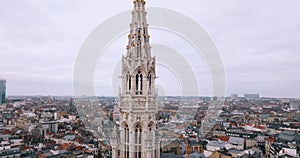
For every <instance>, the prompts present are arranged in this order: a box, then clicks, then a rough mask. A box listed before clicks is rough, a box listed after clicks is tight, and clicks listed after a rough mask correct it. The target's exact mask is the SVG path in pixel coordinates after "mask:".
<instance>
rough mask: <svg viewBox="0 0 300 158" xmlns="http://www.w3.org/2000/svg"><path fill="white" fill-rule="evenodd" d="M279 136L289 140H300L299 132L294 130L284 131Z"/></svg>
mask: <svg viewBox="0 0 300 158" xmlns="http://www.w3.org/2000/svg"><path fill="white" fill-rule="evenodd" d="M277 138H278V139H281V140H285V141H289V142H292V141H300V136H299V135H298V133H296V132H292V131H282V132H281V133H280V134H279V135H278V137H277Z"/></svg>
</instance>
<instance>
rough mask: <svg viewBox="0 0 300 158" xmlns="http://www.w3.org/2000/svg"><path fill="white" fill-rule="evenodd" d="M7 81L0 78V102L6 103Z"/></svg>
mask: <svg viewBox="0 0 300 158" xmlns="http://www.w3.org/2000/svg"><path fill="white" fill-rule="evenodd" d="M5 97H6V81H5V80H1V79H0V104H2V103H5Z"/></svg>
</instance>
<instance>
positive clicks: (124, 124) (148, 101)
mask: <svg viewBox="0 0 300 158" xmlns="http://www.w3.org/2000/svg"><path fill="white" fill-rule="evenodd" d="M149 38H150V36H149V35H148V24H147V20H146V12H145V1H144V0H134V10H133V11H132V23H131V24H130V34H129V35H128V46H127V54H126V56H123V57H122V68H121V72H122V75H121V76H122V77H121V78H122V88H121V89H120V94H119V108H120V126H119V131H120V136H119V138H120V139H119V141H117V140H116V139H117V138H118V137H117V136H116V130H114V132H113V139H114V138H115V139H114V141H112V157H113V158H159V157H160V141H159V135H158V131H157V127H156V114H157V92H156V89H155V79H156V73H155V58H154V57H151V52H150V44H149Z"/></svg>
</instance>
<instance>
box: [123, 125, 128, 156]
mask: <svg viewBox="0 0 300 158" xmlns="http://www.w3.org/2000/svg"><path fill="white" fill-rule="evenodd" d="M124 156H125V158H129V128H128V125H127V124H125V125H124Z"/></svg>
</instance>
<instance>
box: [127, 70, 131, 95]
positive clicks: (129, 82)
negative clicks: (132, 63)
mask: <svg viewBox="0 0 300 158" xmlns="http://www.w3.org/2000/svg"><path fill="white" fill-rule="evenodd" d="M130 90H131V76H130V75H129V72H128V73H127V74H126V94H130Z"/></svg>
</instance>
